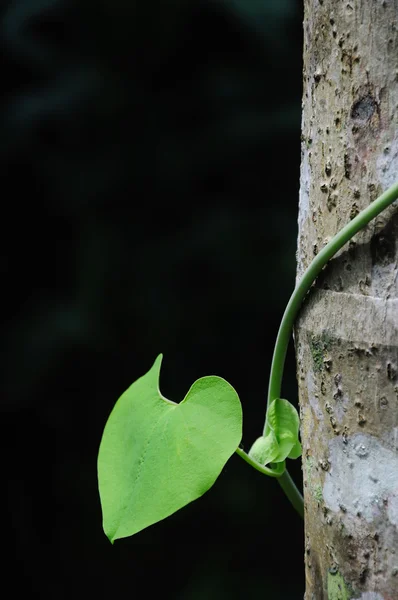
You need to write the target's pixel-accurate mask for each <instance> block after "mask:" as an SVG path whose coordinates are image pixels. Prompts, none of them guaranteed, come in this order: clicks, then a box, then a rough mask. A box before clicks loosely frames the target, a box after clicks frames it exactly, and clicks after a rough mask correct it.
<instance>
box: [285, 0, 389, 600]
mask: <svg viewBox="0 0 398 600" xmlns="http://www.w3.org/2000/svg"><path fill="white" fill-rule="evenodd" d="M304 4H305V16H304V87H303V124H302V166H301V183H300V211H299V240H298V242H299V243H298V248H299V250H298V277H299V276H300V275H301V274H302V272H303V270H304V269H305V267H307V265H308V264H309V262H310V261H311V259H312V258H313V256H314V254H316V253H317V252H318V251H319V250H320V249H321V248H322V246H323V245H324V244H325V243H326V242H327V241H328V240H329V239H330V238H331V237H332V236H333V235H334V234H335V233H337V231H338V230H339V229H341V227H342V226H343V225H344V224H345V223H347V222H348V221H349V219H350V218H352V217H353V216H355V215H356V214H357V213H358V211H359V210H361V209H362V208H364V207H365V206H367V205H368V204H369V202H371V201H372V200H374V199H375V198H376V197H377V196H378V195H379V194H380V193H381V192H382V191H384V190H385V189H387V187H388V186H389V185H391V184H392V183H393V182H394V181H396V180H397V179H398V0H395V1H394V0H385V1H381V0H351V1H350V2H346V1H341V0H305V2H304ZM397 234H398V211H397V207H396V206H395V207H394V206H393V207H391V208H390V209H388V210H387V211H385V212H384V213H382V214H381V215H380V217H378V218H377V219H376V220H375V221H374V222H372V223H371V224H370V225H369V226H368V227H367V228H366V231H364V232H361V233H360V234H358V235H357V236H356V237H355V239H354V241H352V242H351V243H350V244H349V245H348V247H346V248H345V249H343V250H342V251H341V252H340V253H339V255H338V256H337V257H336V258H335V259H334V260H333V261H332V262H331V264H330V266H328V267H327V268H326V270H325V271H324V272H323V273H322V274H321V276H320V277H319V279H318V281H317V284H316V286H315V288H314V290H313V291H312V293H311V294H310V296H309V298H308V299H307V301H306V303H305V306H304V309H303V311H302V313H301V316H300V319H299V321H298V324H297V328H296V332H295V341H296V352H297V374H298V381H299V393H300V405H301V418H302V439H303V471H304V494H305V509H306V510H305V519H306V520H305V534H306V553H305V565H306V596H305V598H306V599H307V600H313V599H315V600H322V599H328V600H331V599H333V600H340V599H341V600H346V599H348V598H360V599H362V600H371V599H373V600H394V599H395V600H396V599H398V376H397V372H398V277H397V273H398V248H397Z"/></svg>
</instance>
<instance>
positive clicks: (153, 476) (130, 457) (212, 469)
mask: <svg viewBox="0 0 398 600" xmlns="http://www.w3.org/2000/svg"><path fill="white" fill-rule="evenodd" d="M161 361H162V355H160V356H158V358H157V359H156V361H155V363H154V365H153V367H152V368H151V369H150V371H148V373H147V374H146V375H144V376H143V377H141V378H140V379H138V380H137V381H136V382H134V383H133V384H132V385H131V386H130V387H129V388H128V390H127V391H126V392H124V394H122V396H121V397H120V398H119V400H118V401H117V403H116V405H115V407H114V409H113V411H112V413H111V414H110V416H109V419H108V421H107V423H106V426H105V429H104V433H103V436H102V440H101V445H100V449H99V455H98V482H99V491H100V497H101V506H102V513H103V527H104V531H105V533H106V535H107V536H108V538H109V539H110V540H111V542H112V543H113V542H114V540H115V539H118V538H123V537H127V536H129V535H133V534H134V533H137V532H138V531H140V530H142V529H144V528H145V527H148V526H149V525H152V524H153V523H156V522H157V521H160V520H162V519H164V518H166V517H168V516H169V515H171V514H172V513H174V512H176V511H177V510H179V509H180V508H182V507H183V506H185V505H186V504H188V503H189V502H192V501H193V500H195V499H196V498H199V497H200V496H202V495H203V494H204V493H205V492H206V491H207V490H208V489H209V488H210V487H211V486H212V485H213V483H214V482H215V480H216V479H217V477H218V476H219V474H220V473H221V470H222V469H223V467H224V465H225V463H226V462H227V460H228V459H229V458H230V456H231V455H232V454H233V453H234V452H235V450H236V448H237V447H238V445H239V442H240V440H241V437H242V407H241V404H240V400H239V397H238V395H237V393H236V391H235V390H234V388H233V387H232V386H231V385H230V384H229V383H227V382H226V381H225V380H224V379H222V378H221V377H215V376H211V377H203V378H201V379H198V380H197V381H196V382H195V383H194V384H193V385H192V387H191V388H190V390H189V391H188V393H187V395H186V396H185V398H184V400H183V401H182V402H181V403H180V404H175V403H174V402H171V401H170V400H167V399H166V398H164V397H163V396H162V395H161V393H160V391H159V387H158V385H159V373H160V366H161Z"/></svg>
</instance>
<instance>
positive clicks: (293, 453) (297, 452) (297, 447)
mask: <svg viewBox="0 0 398 600" xmlns="http://www.w3.org/2000/svg"><path fill="white" fill-rule="evenodd" d="M302 452H303V449H302V447H301V444H300V440H297V442H296V443H295V444H294V446H293V448H292V449H291V450H290V452H289V454H288V455H287V457H288V458H299V456H301V454H302Z"/></svg>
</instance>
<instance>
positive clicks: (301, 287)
mask: <svg viewBox="0 0 398 600" xmlns="http://www.w3.org/2000/svg"><path fill="white" fill-rule="evenodd" d="M397 198H398V182H397V183H394V184H393V185H392V186H391V187H390V188H388V190H387V191H385V192H384V193H383V194H382V195H381V196H379V197H378V198H377V199H376V200H374V201H373V202H372V203H371V204H370V205H369V206H368V207H367V208H365V209H364V210H363V211H362V212H360V213H359V214H358V215H357V216H356V217H355V218H354V219H352V221H350V222H349V223H347V225H345V227H343V229H342V230H341V231H339V232H338V233H337V234H336V235H335V236H334V238H333V239H332V240H330V242H329V243H328V244H326V246H325V247H324V248H322V250H321V251H320V252H319V254H317V256H316V257H315V258H314V260H313V261H312V262H311V264H310V265H309V266H308V267H307V269H306V271H305V272H304V274H303V276H302V278H301V280H300V281H299V283H298V284H297V286H296V288H295V290H294V292H293V294H292V295H291V297H290V300H289V303H288V305H287V307H286V310H285V312H284V314H283V317H282V321H281V324H280V327H279V331H278V335H277V338H276V343H275V349H274V355H273V358H272V364H271V372H270V379H269V388H268V399H267V409H268V407H269V405H270V404H271V402H272V401H273V400H275V398H280V397H281V386H282V377H283V369H284V364H285V358H286V352H287V349H288V346H289V343H290V339H291V336H292V331H293V325H294V322H295V320H296V317H297V314H298V312H299V310H300V308H301V305H302V302H303V300H304V298H305V296H306V295H307V293H308V291H309V290H310V288H311V286H312V284H313V283H314V281H315V279H316V278H317V277H318V275H319V273H320V272H321V270H322V269H323V267H324V266H325V265H326V263H327V262H328V261H329V260H330V259H331V258H332V257H333V256H334V255H335V254H336V252H338V251H339V250H340V248H342V247H343V246H344V244H346V243H347V242H348V241H349V240H350V239H351V238H352V237H353V236H354V235H355V234H356V233H358V231H360V230H361V229H363V228H364V227H365V226H366V225H367V224H368V223H369V222H370V221H371V220H372V219H374V218H375V217H377V215H378V214H380V213H381V212H382V211H383V210H384V209H385V208H387V207H388V206H389V205H390V204H392V203H393V202H394V201H395V200H396V199H397ZM268 429H269V425H268V423H267V419H266V420H265V424H264V435H266V434H267V432H268ZM245 460H246V459H245ZM278 481H279V483H280V485H281V487H282V489H283V491H284V492H285V494H286V496H287V497H288V499H289V500H290V502H291V503H292V505H293V506H294V508H295V509H296V510H297V512H298V513H299V514H300V515H301V516H302V517H303V515H304V501H303V497H302V495H301V494H300V492H299V491H298V489H297V487H296V485H295V484H294V482H293V480H292V479H291V477H290V475H289V473H288V471H287V470H285V471H284V472H283V473H282V475H281V476H279V477H278Z"/></svg>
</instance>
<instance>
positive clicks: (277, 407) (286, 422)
mask: <svg viewBox="0 0 398 600" xmlns="http://www.w3.org/2000/svg"><path fill="white" fill-rule="evenodd" d="M267 423H268V425H269V428H270V430H272V431H273V433H274V435H275V437H276V439H277V442H278V447H279V453H278V455H277V456H276V457H275V458H274V459H273V460H274V462H281V461H283V460H285V458H286V457H289V458H298V456H300V454H301V445H300V442H299V439H298V433H299V428H300V419H299V416H298V413H297V410H296V409H295V407H294V406H293V405H292V404H290V402H288V401H287V400H283V399H282V398H277V399H275V400H274V401H273V402H271V404H270V406H269V409H268V411H267ZM268 434H269V432H268ZM299 451H300V454H297V453H298V452H299Z"/></svg>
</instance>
